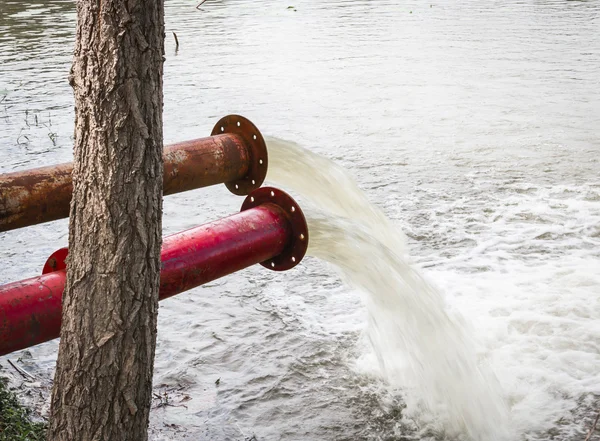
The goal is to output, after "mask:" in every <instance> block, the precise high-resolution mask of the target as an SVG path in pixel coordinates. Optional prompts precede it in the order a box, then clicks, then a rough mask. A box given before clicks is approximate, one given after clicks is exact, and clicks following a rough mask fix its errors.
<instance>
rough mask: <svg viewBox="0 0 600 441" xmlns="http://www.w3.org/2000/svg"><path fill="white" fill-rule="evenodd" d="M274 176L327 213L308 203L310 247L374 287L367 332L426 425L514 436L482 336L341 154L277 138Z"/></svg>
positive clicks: (482, 436)
mask: <svg viewBox="0 0 600 441" xmlns="http://www.w3.org/2000/svg"><path fill="white" fill-rule="evenodd" d="M268 148H269V158H270V163H271V164H270V171H269V173H270V174H269V176H268V178H269V179H270V180H273V181H276V182H278V183H281V185H282V186H284V188H292V189H294V190H295V191H297V192H299V193H301V194H302V195H304V196H305V197H307V198H308V199H309V200H310V201H311V202H313V203H315V204H316V205H317V206H318V207H319V208H320V209H321V210H323V211H326V212H327V213H323V212H316V213H313V212H308V213H307V212H306V211H305V214H307V220H308V223H309V231H310V235H311V236H310V247H309V254H310V255H312V256H315V257H318V258H320V259H322V260H325V261H327V262H330V263H332V264H334V265H335V266H336V267H337V268H338V269H339V270H340V271H341V272H342V275H343V277H344V278H345V280H346V281H348V283H350V284H351V285H352V286H354V287H356V288H358V289H359V290H360V291H361V292H363V293H364V294H366V295H365V296H364V298H365V303H366V305H367V307H368V313H369V326H368V330H367V337H368V339H369V341H370V343H371V345H372V347H373V350H374V352H375V354H376V356H377V359H378V362H379V363H378V364H379V370H380V374H381V375H382V376H383V378H384V379H385V380H386V381H387V382H388V383H389V384H390V385H392V386H394V387H398V388H401V390H402V393H403V395H404V398H405V401H406V404H407V409H406V412H405V415H408V416H411V417H413V418H416V419H417V420H418V421H419V422H420V423H421V426H422V428H423V432H424V433H429V434H434V435H435V436H436V437H444V436H452V437H455V436H458V437H461V435H462V436H464V435H466V436H467V437H468V438H470V439H473V440H482V441H483V440H485V441H490V440H500V439H506V438H507V437H508V430H507V427H508V424H507V419H508V409H507V407H506V405H505V403H504V401H503V399H502V396H501V391H500V388H499V385H498V382H497V380H496V378H495V377H494V375H493V374H492V373H491V371H490V370H489V369H487V368H486V365H485V364H484V363H482V361H481V360H479V359H478V354H477V351H476V341H474V339H473V338H472V337H470V335H469V328H468V326H467V325H466V324H465V323H464V321H463V320H462V319H461V317H460V316H459V315H458V314H456V313H451V312H450V311H449V309H448V307H447V305H445V303H444V301H443V298H442V296H441V294H440V293H439V291H437V290H436V289H435V288H434V287H433V286H432V285H431V284H429V283H428V282H427V281H426V280H425V279H424V278H423V276H422V275H421V274H420V273H419V272H418V271H417V270H416V269H415V268H414V267H413V266H411V265H410V263H409V262H408V260H407V258H406V256H405V249H406V247H405V245H404V236H403V235H402V233H400V232H399V231H398V230H397V229H395V228H394V227H393V225H392V224H391V223H390V221H389V220H388V219H387V218H386V217H385V215H383V213H382V212H381V211H380V210H378V209H377V208H376V207H374V206H373V205H371V204H370V203H369V202H368V200H367V199H366V197H365V195H364V194H363V193H362V192H361V191H360V189H359V188H358V187H357V185H356V184H355V183H354V181H353V180H352V178H350V177H349V176H348V174H347V173H346V172H345V171H344V170H343V169H342V168H340V167H339V166H337V165H336V164H334V163H333V162H331V161H329V160H327V159H326V158H323V157H321V156H318V155H316V154H314V153H311V152H310V151H308V150H304V149H302V148H301V147H300V146H298V145H297V144H293V143H290V142H287V141H282V140H276V139H269V140H268Z"/></svg>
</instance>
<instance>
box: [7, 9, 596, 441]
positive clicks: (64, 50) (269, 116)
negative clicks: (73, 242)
mask: <svg viewBox="0 0 600 441" xmlns="http://www.w3.org/2000/svg"><path fill="white" fill-rule="evenodd" d="M288 6H293V7H292V8H288ZM166 16H167V17H166V21H167V39H166V63H165V117H164V121H165V142H166V143H171V142H175V141H180V140H185V139H191V138H195V137H201V136H206V135H208V134H209V133H210V130H211V128H212V126H213V125H214V123H215V122H216V120H218V118H220V117H221V116H224V115H226V114H229V113H240V114H242V115H244V116H246V117H248V118H249V119H251V120H252V121H253V122H254V123H255V124H256V125H257V126H258V127H259V128H260V129H261V131H262V132H263V133H264V134H265V135H274V136H277V137H279V138H283V139H290V140H294V141H296V142H298V143H299V144H300V145H302V146H304V147H305V148H307V149H308V150H309V151H311V152H313V153H318V154H321V155H322V156H324V157H326V158H329V159H332V160H334V161H335V162H336V163H337V164H339V165H340V166H342V167H343V168H345V169H346V170H348V173H349V174H350V175H351V176H353V177H354V178H355V179H356V181H357V183H358V186H359V187H360V188H362V189H363V190H364V192H365V195H366V198H368V200H370V201H371V202H373V203H374V204H375V205H376V206H377V207H379V209H381V210H382V211H383V212H384V213H385V214H386V215H387V217H388V218H390V219H391V222H392V224H393V225H394V226H396V227H397V229H398V231H404V233H405V234H406V238H404V237H403V236H402V234H401V233H397V234H395V235H394V236H393V237H389V238H388V239H389V240H388V241H387V243H386V245H388V246H389V247H391V248H394V247H395V248H398V247H400V246H404V245H403V243H404V239H405V241H406V247H407V250H408V251H409V254H410V256H411V259H412V260H413V261H414V267H415V268H418V269H419V271H420V273H421V274H422V275H423V277H424V278H425V280H427V281H428V282H427V285H428V286H431V289H434V290H435V291H436V292H437V293H438V294H439V296H441V297H442V298H443V301H444V303H445V305H446V306H445V308H446V311H447V313H448V314H449V315H451V316H453V317H457V319H456V320H459V319H460V320H459V321H461V329H464V330H466V331H468V335H467V337H468V339H470V342H469V347H470V348H472V350H473V351H475V353H476V356H477V359H478V361H479V364H480V366H482V367H483V366H485V372H487V373H489V375H490V376H491V377H493V379H495V380H490V384H491V383H493V382H494V381H497V383H498V387H499V389H500V392H499V394H500V396H501V399H502V401H503V402H504V403H505V405H506V406H507V408H508V409H509V415H508V418H509V422H508V423H507V424H508V425H509V426H510V428H511V431H510V437H511V439H514V440H549V439H560V440H581V439H582V438H583V437H584V436H585V434H584V432H585V430H586V428H587V427H589V425H590V420H591V419H593V417H594V413H595V411H596V409H597V403H596V399H597V397H598V395H599V394H600V374H599V371H598V368H597V367H598V365H599V363H600V354H599V351H600V320H599V319H598V317H599V315H600V300H599V298H600V297H599V296H598V294H599V293H600V271H599V270H600V251H599V249H600V248H599V245H600V159H599V158H600V135H599V133H598V127H600V3H599V2H597V1H566V0H565V1H553V0H546V1H543V2H542V1H535V0H526V1H519V2H516V1H514V2H513V1H507V2H501V3H498V2H475V1H471V0H466V1H462V2H459V1H456V0H447V1H444V2H438V3H426V4H425V3H422V2H416V1H413V2H403V1H385V0H381V1H377V0H353V1H331V2H315V1H307V0H301V1H294V2H288V3H282V2H280V1H274V0H273V1H260V0H255V1H249V0H238V1H234V0H231V1H217V0H208V1H207V2H206V3H204V4H203V5H202V6H201V7H200V10H198V9H196V3H194V2H192V1H184V0H172V1H169V2H167V5H166ZM74 26H75V11H74V5H73V3H72V2H71V1H62V0H46V1H42V2H36V1H33V2H31V3H23V2H17V1H13V0H3V2H2V3H1V4H0V101H1V103H0V172H8V171H13V170H20V169H24V168H28V167H36V166H41V165H47V164H53V163H57V162H64V161H68V160H70V159H71V158H72V152H71V146H72V132H73V110H72V105H73V98H72V92H71V90H70V87H69V85H68V83H67V75H68V71H69V67H70V62H71V52H72V47H73V38H74ZM171 32H176V33H177V36H178V39H179V42H180V46H179V49H178V50H176V48H175V44H174V39H173V38H172V34H171ZM282 144H285V143H281V142H278V141H271V144H270V146H271V147H272V146H276V145H279V146H280V145H282ZM275 150H276V151H277V152H279V153H281V150H280V149H274V152H273V153H271V154H272V156H273V155H276V154H277V153H275ZM283 151H285V150H283ZM301 156H304V154H301ZM281 158H283V156H281V157H280V159H281ZM276 163H278V164H280V165H279V166H278V167H277V168H276V169H273V166H272V169H271V171H270V177H272V179H273V181H274V182H276V183H277V185H279V186H281V187H282V188H283V189H289V190H290V191H291V193H292V194H294V195H295V196H298V200H299V202H300V205H301V206H303V208H304V209H305V211H306V212H307V214H309V216H311V218H313V219H317V220H318V219H321V220H322V219H323V217H322V215H321V214H320V213H319V211H318V210H317V209H316V208H313V207H312V202H311V200H313V202H314V201H316V202H318V200H319V198H318V197H317V195H315V194H314V193H316V192H318V187H316V186H313V189H312V191H313V194H308V195H307V194H304V195H303V194H302V191H301V190H302V189H304V190H306V189H307V188H311V187H310V185H312V184H311V182H310V180H309V181H308V182H304V183H302V182H300V184H299V185H296V184H297V183H298V181H299V178H298V170H301V169H296V170H286V169H285V160H283V162H282V161H281V160H278V161H277V162H276ZM321 171H322V170H321ZM303 173H304V174H306V175H308V174H310V173H311V172H310V170H306V171H304V172H303ZM312 173H313V176H312V177H313V180H314V181H315V182H318V176H319V175H318V171H314V172H312ZM300 181H301V180H300ZM346 185H348V184H347V183H346V182H344V183H343V184H340V187H341V188H343V187H344V186H346ZM295 192H296V193H295ZM349 193H350V192H349ZM240 204H241V199H240V198H238V197H235V196H233V195H230V194H228V193H227V191H226V189H225V188H224V186H217V187H214V188H210V189H202V190H197V191H192V192H187V193H184V194H180V195H175V196H170V197H168V198H166V199H165V215H164V227H165V233H172V232H176V231H180V230H183V229H185V228H188V227H191V226H194V225H198V224H201V223H204V222H206V221H209V220H213V219H216V218H219V217H223V216H225V215H228V214H231V213H233V212H235V211H237V209H238V207H239V205H240ZM319 216H321V217H319ZM345 222H347V224H346V227H345V228H347V230H345V231H348V230H350V231H352V230H353V228H354V229H358V228H359V227H360V225H359V224H357V223H356V222H352V221H351V220H350V221H345ZM342 223H343V222H342V221H340V222H337V223H335V224H332V223H330V224H328V225H329V226H328V227H327V225H324V226H323V230H322V231H328V230H327V228H330V230H329V233H330V234H333V233H334V232H335V231H334V230H331V228H332V227H331V225H341V224H342ZM386 228H387V226H386ZM320 231H321V230H320ZM386 231H387V230H386ZM350 236H351V237H354V240H355V241H356V240H359V241H362V242H361V243H362V245H360V246H361V247H362V248H361V251H363V252H365V255H364V257H365V268H369V267H372V265H373V263H374V262H376V261H377V260H376V259H375V258H371V259H369V258H368V257H369V256H367V254H366V251H365V250H368V249H370V250H371V251H370V252H376V250H377V249H380V248H378V245H377V240H376V239H373V242H371V243H369V240H368V236H365V235H364V234H362V233H361V234H359V231H358V230H355V231H353V234H352V235H350ZM375 236H376V238H377V235H375ZM344 237H346V239H347V235H345V236H344ZM384 239H385V238H384ZM66 240H67V223H66V221H57V222H53V223H50V224H46V225H42V226H36V227H31V228H26V229H22V230H17V231H13V232H10V233H3V234H1V233H0V259H1V261H2V262H4V265H3V270H2V271H1V272H0V283H5V282H9V281H13V280H17V279H21V278H25V277H30V276H33V275H36V274H38V273H39V271H40V268H41V266H42V264H43V262H44V261H45V259H46V258H47V256H48V255H49V254H50V253H51V252H52V251H54V250H55V249H56V248H59V247H61V246H64V245H65V244H66ZM340 240H341V238H340ZM396 245H398V246H396ZM386 248H387V247H386ZM387 249H389V248H387ZM395 251H396V252H397V253H398V254H399V256H398V257H402V258H403V259H404V258H406V256H405V255H404V251H399V250H398V249H396V250H395ZM316 254H319V253H318V250H317V252H316ZM400 254H401V256H400ZM371 256H372V255H371ZM321 257H326V256H323V255H321ZM374 271H375V270H374ZM346 276H347V275H346ZM343 277H344V276H343V275H342V276H340V275H339V273H338V272H337V271H336V270H335V268H334V267H333V266H331V265H329V264H327V263H324V262H323V261H322V260H320V259H315V258H312V257H309V258H307V259H306V260H305V261H304V262H303V263H302V264H301V265H299V266H298V267H297V268H295V269H293V270H291V271H289V272H286V273H282V274H275V273H272V272H268V271H266V270H265V269H263V268H262V267H256V268H251V269H248V270H245V271H243V272H240V273H238V274H235V275H232V276H229V277H227V278H225V279H221V280H219V281H216V282H213V283H211V284H208V285H205V286H204V287H201V288H198V289H195V290H192V291H190V292H187V293H184V294H182V295H180V296H178V297H177V298H174V299H171V300H168V301H166V302H163V303H162V304H161V308H160V315H159V338H158V347H157V355H156V377H155V388H156V392H157V393H159V394H164V393H165V392H166V393H167V394H170V395H169V396H170V399H171V402H172V404H175V405H176V406H180V407H173V406H162V407H160V406H158V404H160V402H158V403H157V405H156V406H155V407H157V409H155V411H154V412H153V416H152V436H153V437H154V439H156V440H160V439H186V438H185V437H187V438H188V439H203V440H245V439H247V440H250V439H252V436H255V438H256V439H257V440H278V439H285V440H306V439H310V440H313V439H314V440H356V439H368V440H407V439H438V440H441V439H455V438H457V437H458V438H461V435H454V434H453V433H450V432H446V431H445V430H444V427H445V426H444V425H443V424H442V425H441V426H440V425H439V424H437V423H436V421H432V420H433V419H434V417H428V413H427V412H422V413H421V414H419V413H418V412H408V411H407V409H410V405H411V403H412V401H411V400H412V398H413V397H415V396H418V390H417V391H414V390H412V389H414V387H413V388H411V384H406V383H405V382H403V381H401V376H396V375H392V376H391V377H390V375H389V373H388V375H386V372H385V371H382V365H381V363H380V361H381V354H380V353H378V351H377V350H374V349H373V347H375V348H377V347H379V348H382V347H384V346H385V342H375V345H374V346H373V345H372V344H371V343H372V342H373V335H374V334H373V332H372V327H371V325H372V324H373V323H372V322H373V320H372V314H371V311H372V310H371V309H369V308H370V307H369V302H368V301H367V300H368V299H367V300H365V296H364V295H363V293H362V291H364V287H361V286H357V285H356V284H355V285H353V287H352V288H351V287H349V285H347V284H346V283H344V281H343ZM344 280H345V279H344ZM361 288H363V289H361ZM408 325H409V324H408V323H406V324H403V326H404V327H405V329H407V326H408ZM383 335H384V334H383ZM419 335H421V338H423V336H422V334H421V333H420V334H419ZM369 338H371V342H370V341H369ZM465 338H466V337H465ZM397 339H398V340H399V341H400V340H402V338H401V337H397ZM423 341H427V340H426V339H425V340H423ZM388 343H389V344H390V347H392V348H394V347H396V346H395V343H397V342H388ZM463 343H464V342H463ZM56 348H57V344H56V342H50V343H48V344H45V345H41V346H39V347H36V348H34V349H32V350H31V354H32V360H33V361H30V362H29V364H28V365H24V366H25V367H26V368H28V369H31V371H32V372H35V373H36V375H38V376H44V375H46V376H48V377H49V376H50V375H51V373H52V367H53V363H54V360H55V351H56ZM446 350H447V348H446ZM20 355H21V354H13V355H11V359H13V360H16V359H17V358H19V356H20ZM392 355H394V354H392ZM396 355H397V354H396ZM4 361H5V358H3V359H0V365H3V366H4V365H5V364H4ZM435 369H436V368H435V367H432V368H431V369H430V370H429V371H434V372H435ZM436 378H437V377H436ZM413 386H414V385H413ZM493 389H494V390H493V391H490V394H493V393H496V388H495V387H494V388H493ZM455 392H456V393H459V392H460V391H455ZM467 392H468V391H467ZM186 395H187V396H189V397H190V398H191V399H187V398H186ZM465 396H468V393H466V394H465ZM492 401H494V400H492ZM439 404H440V406H442V407H443V406H444V405H445V404H447V403H439ZM463 404H464V403H463ZM183 405H185V406H186V407H181V406H183ZM407 405H409V408H406V407H405V406H407ZM417 405H418V404H417ZM464 409H467V410H468V409H470V408H469V407H468V406H466V407H464ZM468 411H469V412H475V411H474V410H472V409H471V410H468ZM495 418H496V417H495V416H493V415H492V414H490V422H489V427H490V428H491V429H494V428H497V427H498V425H499V422H498V421H496V420H494V419H495ZM465 433H468V430H466V431H465ZM482 436H483V435H482ZM494 437H495V436H493V435H489V438H488V439H492V438H494Z"/></svg>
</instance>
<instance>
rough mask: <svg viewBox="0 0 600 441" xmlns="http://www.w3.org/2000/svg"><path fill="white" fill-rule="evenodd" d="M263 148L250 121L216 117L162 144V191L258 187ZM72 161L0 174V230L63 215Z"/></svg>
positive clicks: (239, 191)
mask: <svg viewBox="0 0 600 441" xmlns="http://www.w3.org/2000/svg"><path fill="white" fill-rule="evenodd" d="M267 165H268V157H267V147H266V144H265V141H264V139H263V137H262V135H261V134H260V131H259V130H258V129H257V128H256V126H255V125H254V124H252V122H250V121H249V120H247V119H246V118H244V117H242V116H239V115H229V116H226V117H224V118H221V119H220V120H219V121H218V122H217V124H216V125H215V127H214V129H213V131H212V135H211V136H209V137H206V138H200V139H196V140H193V141H186V142H182V143H178V144H174V145H170V146H167V147H165V150H164V179H163V193H164V194H165V195H170V194H174V193H180V192H183V191H188V190H192V189H195V188H201V187H208V186H210V185H215V184H222V183H225V185H226V186H227V188H228V189H229V190H230V191H231V192H232V193H234V194H237V195H247V194H249V193H250V192H251V191H253V190H256V189H257V188H259V187H260V186H261V185H262V183H263V181H264V179H265V176H266V174H267ZM72 171H73V164H72V163H67V164H60V165H54V166H49V167H41V168H36V169H32V170H25V171H21V172H15V173H7V174H2V175H0V232H2V231H8V230H13V229H15V228H22V227H26V226H29V225H35V224H40V223H43V222H50V221H53V220H57V219H63V218H66V217H68V216H69V209H70V203H71V195H72V193H73V184H72V181H71V173H72Z"/></svg>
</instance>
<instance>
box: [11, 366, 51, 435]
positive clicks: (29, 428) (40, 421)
mask: <svg viewBox="0 0 600 441" xmlns="http://www.w3.org/2000/svg"><path fill="white" fill-rule="evenodd" d="M26 392H28V393H29V394H32V395H34V394H35V388H34V385H33V384H25V382H24V381H23V382H20V381H19V380H18V379H17V378H16V377H15V376H14V375H10V374H9V373H7V372H6V371H5V370H4V366H1V365H0V441H38V440H40V441H41V440H44V439H45V434H46V421H45V419H44V418H43V417H42V416H41V415H39V414H37V413H36V412H35V410H33V409H34V407H30V406H25V405H23V404H22V400H20V399H19V397H18V394H21V393H26ZM40 393H41V392H40ZM32 402H33V400H32Z"/></svg>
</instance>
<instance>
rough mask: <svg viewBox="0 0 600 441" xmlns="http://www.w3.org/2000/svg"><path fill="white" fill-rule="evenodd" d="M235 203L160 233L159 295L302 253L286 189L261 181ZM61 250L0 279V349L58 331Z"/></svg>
mask: <svg viewBox="0 0 600 441" xmlns="http://www.w3.org/2000/svg"><path fill="white" fill-rule="evenodd" d="M242 210H243V211H242V212H241V213H238V214H235V215H233V216H229V217H227V218H224V219H221V220H218V221H215V222H211V223H208V224H205V225H202V226H199V227H195V228H192V229H190V230H187V231H183V232H181V233H176V234H173V235H171V236H167V237H165V238H164V240H163V247H162V251H161V261H162V266H161V272H160V293H159V299H160V300H162V299H166V298H168V297H171V296H174V295H176V294H179V293H181V292H183V291H187V290H189V289H191V288H194V287H196V286H200V285H202V284H204V283H207V282H210V281H212V280H215V279H218V278H220V277H223V276H226V275H228V274H231V273H233V272H236V271H239V270H241V269H243V268H247V267H249V266H251V265H254V264H256V263H263V265H264V266H266V267H267V268H270V269H274V270H285V269H288V268H291V267H293V266H295V265H297V264H298V263H299V262H300V261H301V260H302V258H303V257H304V254H305V253H306V248H307V246H308V231H307V229H306V222H305V220H304V215H303V214H302V212H301V210H300V209H299V208H298V206H297V204H296V203H295V202H294V200H293V199H292V198H291V197H289V196H288V195H287V194H285V193H284V192H282V191H280V190H276V189H272V188H261V189H259V190H256V191H255V192H253V193H252V194H251V195H250V196H248V198H247V199H246V201H245V202H244V205H243V206H242ZM66 255H67V253H66V249H65V248H63V249H61V250H58V251H57V252H55V253H54V254H53V255H52V256H51V257H50V258H49V259H48V261H47V262H46V265H45V266H44V273H45V274H43V275H41V276H38V277H33V278H31V279H27V280H22V281H19V282H14V283H11V284H8V285H4V286H0V355H5V354H8V353H10V352H13V351H17V350H19V349H24V348H27V347H29V346H33V345H37V344H39V343H43V342H45V341H48V340H52V339H54V338H57V337H58V336H59V334H60V323H61V312H62V307H61V301H62V293H63V291H64V288H65V280H66V267H65V263H64V259H65V257H66Z"/></svg>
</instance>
